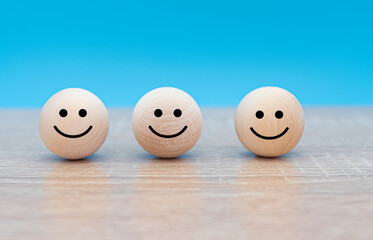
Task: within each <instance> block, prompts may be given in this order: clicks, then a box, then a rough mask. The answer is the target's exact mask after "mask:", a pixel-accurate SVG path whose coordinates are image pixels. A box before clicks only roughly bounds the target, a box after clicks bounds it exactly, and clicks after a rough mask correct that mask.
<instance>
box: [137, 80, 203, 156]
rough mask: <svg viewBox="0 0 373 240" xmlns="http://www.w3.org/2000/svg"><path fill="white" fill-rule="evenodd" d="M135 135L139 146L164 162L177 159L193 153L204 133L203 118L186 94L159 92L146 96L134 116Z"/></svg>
mask: <svg viewBox="0 0 373 240" xmlns="http://www.w3.org/2000/svg"><path fill="white" fill-rule="evenodd" d="M132 120H133V125H132V126H133V132H134V135H135V137H136V140H137V141H138V143H139V144H140V145H141V146H142V147H143V148H144V149H145V150H146V151H147V152H149V153H151V154H153V155H155V156H157V157H160V158H174V157H177V156H180V155H182V154H184V153H186V152H187V151H189V150H190V149H191V148H192V147H193V146H194V145H195V144H196V143H197V141H198V139H199V137H200V135H201V130H202V114H201V111H200V109H199V107H198V105H197V103H196V102H195V101H194V99H193V98H192V97H191V96H190V95H189V94H187V93H186V92H184V91H182V90H180V89H177V88H171V87H163V88H157V89H155V90H152V91H150V92H148V93H147V94H146V95H144V96H143V97H142V98H141V99H140V100H139V102H138V103H137V105H136V107H135V109H134V112H133V119H132Z"/></svg>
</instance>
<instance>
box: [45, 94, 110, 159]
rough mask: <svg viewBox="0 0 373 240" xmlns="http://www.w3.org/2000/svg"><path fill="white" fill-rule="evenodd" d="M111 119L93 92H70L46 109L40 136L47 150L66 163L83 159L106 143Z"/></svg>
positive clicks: (53, 101) (51, 99)
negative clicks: (66, 161) (66, 160)
mask: <svg viewBox="0 0 373 240" xmlns="http://www.w3.org/2000/svg"><path fill="white" fill-rule="evenodd" d="M108 131H109V117H108V113H107V110H106V107H105V105H104V104H103V103H102V102H101V100H100V99H99V98H98V97H96V96H95V95H94V94H92V93H91V92H89V91H87V90H84V89H80V88H68V89H65V90H62V91H60V92H58V93H56V94H55V95H53V96H52V97H51V98H50V99H49V100H48V101H47V102H46V103H45V105H44V107H43V109H42V111H41V114H40V119H39V133H40V137H41V139H42V140H43V142H44V144H45V145H46V146H47V148H48V149H49V150H50V151H52V152H53V153H55V154H56V155H58V156H60V157H62V158H66V159H83V158H85V157H88V156H90V155H91V154H93V153H94V152H96V151H97V150H98V149H99V148H100V147H101V146H102V144H103V143H104V142H105V139H106V136H107V134H108Z"/></svg>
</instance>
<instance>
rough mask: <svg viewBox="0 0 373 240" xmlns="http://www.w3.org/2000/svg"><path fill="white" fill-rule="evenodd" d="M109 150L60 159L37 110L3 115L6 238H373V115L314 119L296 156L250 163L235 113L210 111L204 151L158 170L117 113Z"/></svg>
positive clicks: (308, 113) (309, 114)
mask: <svg viewBox="0 0 373 240" xmlns="http://www.w3.org/2000/svg"><path fill="white" fill-rule="evenodd" d="M109 113H110V118H111V125H110V132H109V136H108V139H107V141H106V143H105V144H104V146H103V147H102V148H101V149H100V150H99V151H98V152H97V153H96V154H94V155H93V156H92V157H90V158H89V159H87V160H82V161H66V160H63V159H60V158H59V157H56V156H54V155H53V154H52V153H50V152H49V151H48V150H47V149H46V148H45V147H44V145H43V144H42V142H41V140H40V138H39V135H38V130H37V122H38V115H39V110H1V111H0V153H1V154H0V239H4V240H5V239H6V240H13V239H17V240H18V239H28V240H30V239H35V240H43V239H90V240H95V239H100V240H102V239H271V240H272V239H302V240H303V239H359V240H360V239H373V121H372V119H373V108H306V109H305V117H306V128H305V133H304V136H303V138H302V140H301V142H300V144H299V145H298V146H297V147H296V148H295V149H294V150H293V151H292V152H291V153H289V154H287V155H285V156H284V157H281V158H276V159H262V158H257V157H255V156H254V155H252V154H250V153H249V152H248V151H247V150H246V149H245V148H244V147H243V146H242V145H241V144H240V142H239V140H238V138H237V137H236V134H235V131H234V109H229V108H227V109H221V108H219V109H203V110H202V113H203V117H204V129H203V132H202V136H201V139H200V141H199V142H198V143H197V145H196V146H195V148H193V149H192V150H191V151H190V152H189V153H187V154H186V155H184V156H182V157H180V158H178V159H175V160H160V159H157V158H154V157H152V156H150V155H149V154H147V153H146V152H144V151H143V149H141V147H140V146H139V145H138V144H137V142H136V141H135V139H134V137H133V134H132V129H131V110H129V109H128V110H125V109H124V110H119V109H118V110H110V112H109Z"/></svg>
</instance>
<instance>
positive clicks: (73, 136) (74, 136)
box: [54, 126, 92, 138]
mask: <svg viewBox="0 0 373 240" xmlns="http://www.w3.org/2000/svg"><path fill="white" fill-rule="evenodd" d="M54 130H56V132H58V133H59V134H60V135H62V136H64V137H67V138H80V137H83V136H84V135H86V134H88V133H89V132H90V131H91V130H92V126H89V128H88V129H87V130H86V131H85V132H84V133H81V134H78V135H69V134H66V133H63V132H61V131H60V129H58V127H57V126H54Z"/></svg>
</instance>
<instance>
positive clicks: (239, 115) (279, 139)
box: [235, 87, 304, 157]
mask: <svg viewBox="0 0 373 240" xmlns="http://www.w3.org/2000/svg"><path fill="white" fill-rule="evenodd" d="M235 126H236V133H237V135H238V138H239V139H240V141H241V143H242V144H243V145H244V146H245V147H246V148H247V149H248V150H249V151H251V152H253V153H254V154H256V155H258V156H262V157H277V156H281V155H283V154H285V153H287V152H289V151H290V150H292V149H293V148H294V147H295V146H296V145H297V144H298V142H299V140H300V139H301V137H302V134H303V130H304V114H303V109H302V106H301V105H300V103H299V101H298V100H297V98H296V97H295V96H294V95H293V94H291V93H290V92H288V91H286V90H284V89H282V88H278V87H263V88H258V89H256V90H254V91H252V92H250V93H249V94H248V95H246V96H245V97H244V98H243V99H242V101H241V103H240V104H239V106H238V108H237V111H236V118H235Z"/></svg>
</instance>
